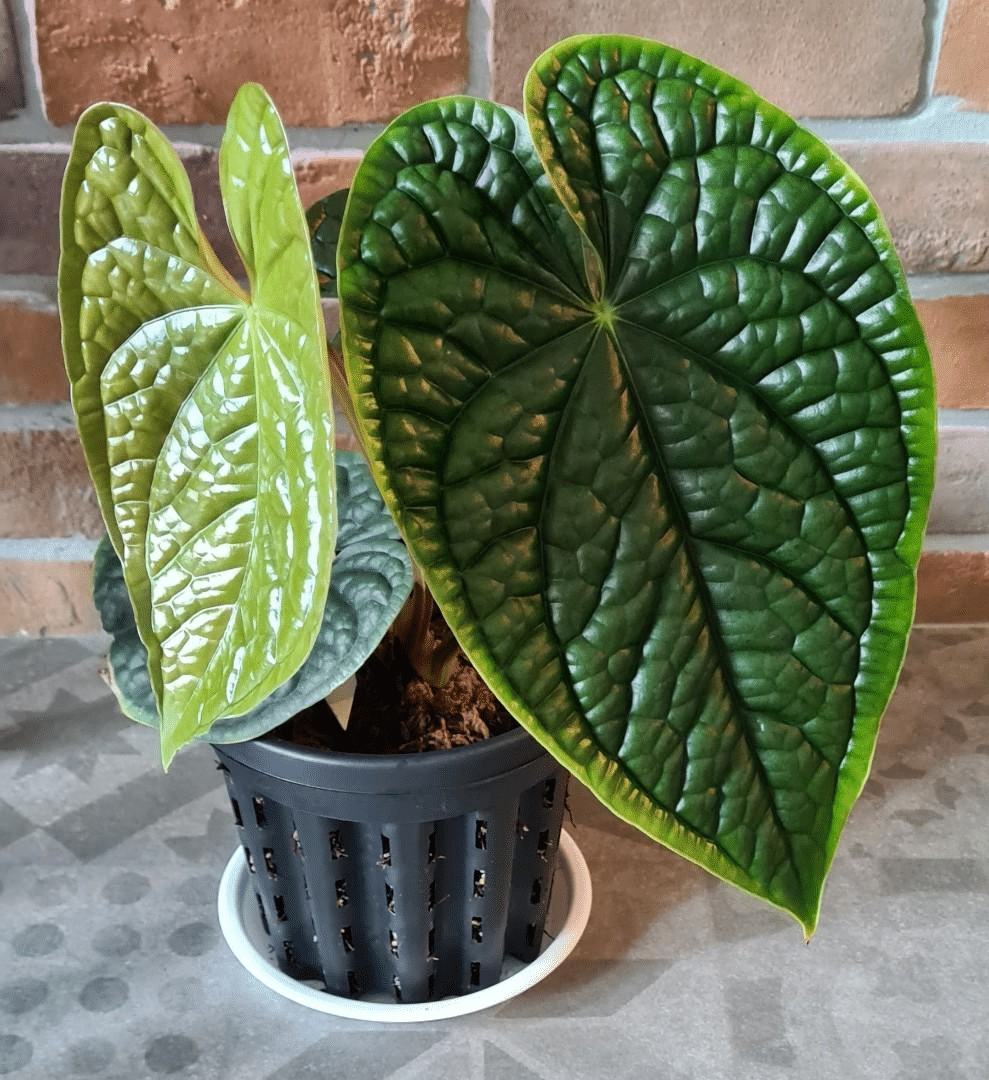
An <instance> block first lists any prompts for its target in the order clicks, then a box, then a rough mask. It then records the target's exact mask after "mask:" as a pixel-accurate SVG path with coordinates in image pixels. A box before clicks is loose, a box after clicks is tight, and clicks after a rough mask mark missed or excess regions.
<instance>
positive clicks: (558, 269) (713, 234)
mask: <svg viewBox="0 0 989 1080" xmlns="http://www.w3.org/2000/svg"><path fill="white" fill-rule="evenodd" d="M525 96H526V118H527V121H528V128H527V125H526V123H525V122H524V121H523V120H522V118H521V117H519V116H518V115H517V114H515V113H513V112H512V111H510V110H507V109H503V108H500V107H498V106H494V105H491V104H488V103H481V102H476V101H473V100H470V99H448V100H445V101H441V102H435V103H430V104H427V105H423V106H420V107H418V108H416V109H413V110H412V111H410V112H409V113H406V114H405V115H404V116H402V117H400V118H399V119H398V120H396V121H395V123H394V124H393V125H392V126H391V127H390V128H388V130H386V132H385V133H384V134H383V135H382V136H381V137H380V138H379V139H378V140H377V142H376V143H375V144H374V145H373V146H372V148H371V149H370V150H369V152H368V154H367V155H366V156H365V158H364V161H363V163H362V166H361V168H360V170H359V171H358V174H357V176H356V178H355V180H354V184H353V187H352V189H351V198H350V202H349V204H348V210H347V214H346V217H345V221H344V228H343V232H342V237H341V246H340V252H339V289H340V298H341V310H342V327H343V343H344V348H345V352H346V358H347V363H348V370H349V375H350V379H351V385H352V387H353V390H354V395H355V399H356V403H357V408H358V413H359V417H360V420H361V423H362V426H363V428H364V436H365V442H366V445H367V446H368V447H369V449H370V452H371V454H372V457H373V468H374V469H375V471H376V476H377V478H378V480H379V484H380V486H382V487H383V489H384V490H385V492H386V498H387V499H388V502H389V505H390V506H391V507H392V509H393V512H394V513H395V514H396V517H397V520H398V521H399V524H400V527H401V529H402V531H403V532H404V534H405V535H406V537H407V538H408V541H409V544H410V546H411V548H412V550H413V554H414V556H415V558H416V560H417V562H419V564H420V565H421V566H422V567H423V570H424V574H425V577H426V580H427V583H428V585H429V586H430V588H431V590H432V591H433V593H434V595H435V597H436V599H437V601H438V602H439V604H440V606H441V608H442V610H443V613H444V615H445V617H446V619H447V621H448V622H449V623H450V625H451V627H452V628H453V630H454V632H455V633H456V634H457V636H458V637H459V639H460V641H461V644H462V645H463V646H464V648H465V649H466V651H467V652H468V654H469V655H470V657H471V659H472V660H473V661H474V663H475V665H476V666H477V667H478V668H479V670H481V672H482V674H483V675H484V677H485V679H486V681H488V683H489V684H490V685H491V686H492V688H493V689H494V690H495V691H496V692H497V693H498V695H499V696H500V697H501V698H502V700H503V701H504V702H505V703H506V704H507V705H508V706H509V707H510V708H511V709H512V710H513V712H514V713H515V714H516V716H518V718H519V719H520V721H521V722H522V723H524V724H525V725H526V726H527V727H528V728H529V729H530V730H531V731H532V732H533V734H534V735H536V737H537V738H539V739H540V741H542V742H543V743H544V744H545V745H546V746H547V747H549V748H550V749H551V750H552V752H553V753H554V754H556V756H557V757H558V758H559V759H560V760H561V761H563V762H564V763H565V764H566V765H567V766H568V767H569V768H570V769H571V770H572V771H573V772H574V773H575V774H576V775H577V776H578V777H579V778H580V779H581V780H583V781H584V782H585V783H586V784H587V785H588V786H589V787H590V788H591V789H592V790H593V791H595V792H596V794H597V795H598V796H599V797H600V798H601V799H602V800H603V801H604V802H605V803H606V804H607V805H608V806H609V807H610V808H611V809H612V810H614V811H615V812H616V813H617V814H618V815H619V816H621V817H623V818H624V819H626V820H628V821H630V822H632V823H633V824H635V825H637V826H638V827H639V828H641V829H642V830H643V831H645V832H646V833H648V834H649V835H651V836H653V837H655V838H656V839H658V840H660V841H662V842H663V843H665V844H667V845H668V846H670V847H672V848H673V849H675V850H677V851H679V852H681V853H682V854H684V855H686V856H687V857H689V858H690V859H693V860H694V861H696V862H698V863H700V864H701V865H703V866H705V867H707V868H708V869H709V870H711V871H713V872H714V873H716V874H718V875H719V876H720V877H722V878H724V879H725V880H728V881H731V882H733V883H734V884H736V885H738V886H740V887H741V888H743V889H745V890H747V891H749V892H752V893H754V894H757V895H759V896H761V897H763V898H765V899H766V900H768V901H770V902H771V903H773V904H775V905H777V906H779V907H781V908H783V909H785V910H787V911H789V912H790V913H792V914H793V915H794V916H795V917H796V918H797V919H798V920H799V921H800V923H801V924H802V925H803V926H804V928H805V930H806V932H807V933H808V934H809V933H810V932H812V930H813V928H814V926H815V924H816V921H817V917H818V911H819V904H820V896H821V890H822V887H823V882H824V877H825V875H826V872H827V869H828V867H829V865H830V862H831V860H832V857H833V854H834V850H835V845H836V843H837V838H838V835H839V833H840V831H841V828H842V826H843V824H844V822H845V819H846V817H847V815H848V812H849V809H850V807H851V805H852V803H853V801H854V799H855V798H856V796H857V795H858V793H859V791H860V790H861V787H862V784H863V783H864V781H865V777H866V774H867V771H868V766H869V762H870V760H871V756H872V752H873V748H874V745H875V739H876V734H877V728H878V723H879V718H880V715H881V713H882V711H883V709H884V707H885V704H886V702H887V700H888V697H889V695H890V693H891V691H892V688H893V685H894V683H895V680H896V676H897V673H898V670H899V666H900V663H901V660H902V656H903V651H904V648H905V641H906V635H907V632H908V629H909V625H910V621H911V618H912V611H913V601H914V567H915V564H916V561H917V559H918V557H919V551H920V544H921V538H922V533H923V526H924V521H925V518H926V510H927V503H928V500H929V496H930V491H931V487H932V482H933V455H934V436H933V430H934V428H933V392H932V379H931V374H930V366H929V359H928V356H927V353H926V349H925V347H924V343H923V337H922V334H921V331H920V329H919V326H918V323H917V320H916V317H915V315H914V313H913V310H912V308H911V305H910V302H909V300H908V297H907V292H906V287H905V283H904V279H903V276H902V272H901V269H900V267H899V264H898V262H897V260H896V257H895V255H894V253H893V251H892V248H891V245H890V241H889V237H888V235H887V232H886V230H885V227H884V225H883V223H882V221H881V219H880V216H879V213H878V211H877V209H876V207H875V205H874V204H873V203H872V201H871V199H870V198H869V196H868V193H867V192H866V191H865V189H864V188H863V186H862V184H861V182H860V181H859V180H858V179H857V178H856V177H855V176H854V175H853V174H852V173H851V172H850V171H849V170H848V169H847V167H845V166H844V165H843V164H842V162H840V161H839V160H838V159H837V158H836V157H835V156H834V155H833V154H832V153H831V152H830V151H829V150H828V149H827V148H826V147H825V146H824V145H823V144H822V143H820V142H819V141H818V140H817V139H816V138H815V137H813V136H812V135H810V134H809V133H808V132H806V131H804V130H802V129H801V128H799V127H798V126H797V125H796V123H795V122H794V121H792V120H791V119H790V118H789V117H787V116H785V115H784V114H782V113H780V112H779V111H778V110H776V109H775V108H773V107H772V106H770V105H768V104H767V103H765V102H763V101H761V100H760V99H759V98H758V97H757V96H756V95H755V94H754V93H753V92H752V91H751V90H749V89H748V88H747V87H745V86H743V85H741V84H740V83H738V82H737V81H735V80H733V79H731V78H730V77H728V76H726V75H724V74H723V73H721V72H719V71H717V70H715V69H714V68H711V67H709V66H707V65H705V64H703V63H702V62H700V61H698V60H695V59H693V58H691V57H688V56H685V55H683V54H681V53H679V52H677V51H676V50H673V49H670V48H666V47H665V46H662V45H659V44H656V43H651V42H645V41H641V40H639V39H635V38H622V37H603V38H597V37H586V38H575V39H570V40H568V41H565V42H561V43H560V44H559V45H558V46H555V47H554V48H553V49H551V50H550V51H549V52H547V53H546V54H544V56H543V57H541V58H540V59H539V61H537V63H536V65H535V66H534V67H533V69H532V71H531V72H530V75H529V78H528V80H527V84H526V95H525ZM530 131H531V134H530Z"/></svg>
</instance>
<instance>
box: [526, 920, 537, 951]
mask: <svg viewBox="0 0 989 1080" xmlns="http://www.w3.org/2000/svg"><path fill="white" fill-rule="evenodd" d="M538 933H539V927H538V926H536V924H535V923H529V925H528V926H527V927H526V928H525V943H526V945H528V946H530V947H531V946H533V945H535V944H536V934H538Z"/></svg>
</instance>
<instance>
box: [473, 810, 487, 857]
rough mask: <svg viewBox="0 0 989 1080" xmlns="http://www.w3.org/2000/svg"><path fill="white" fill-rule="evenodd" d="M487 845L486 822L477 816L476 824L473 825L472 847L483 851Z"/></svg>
mask: <svg viewBox="0 0 989 1080" xmlns="http://www.w3.org/2000/svg"><path fill="white" fill-rule="evenodd" d="M487 846H488V823H487V822H486V821H482V820H481V819H480V818H478V820H477V825H476V826H475V827H474V847H476V848H477V849H478V850H480V851H483V850H484V849H485V848H486V847H487Z"/></svg>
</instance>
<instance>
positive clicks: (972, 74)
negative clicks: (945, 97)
mask: <svg viewBox="0 0 989 1080" xmlns="http://www.w3.org/2000/svg"><path fill="white" fill-rule="evenodd" d="M987 56H989V8H987V7H986V4H985V0H951V2H950V3H949V5H948V12H947V15H946V16H945V20H944V33H943V35H942V38H941V54H940V56H939V57H938V66H937V75H936V76H935V79H934V91H935V93H937V94H950V95H952V96H953V97H960V98H963V99H964V105H963V106H962V107H963V108H967V109H981V110H983V111H985V110H989V67H987V66H986V57H987Z"/></svg>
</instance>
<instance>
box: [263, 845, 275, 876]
mask: <svg viewBox="0 0 989 1080" xmlns="http://www.w3.org/2000/svg"><path fill="white" fill-rule="evenodd" d="M263 850H264V865H265V869H266V870H267V871H268V877H270V878H272V879H274V878H276V877H278V868H277V867H276V866H275V852H274V849H273V848H270V847H266V848H264V849H263Z"/></svg>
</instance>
